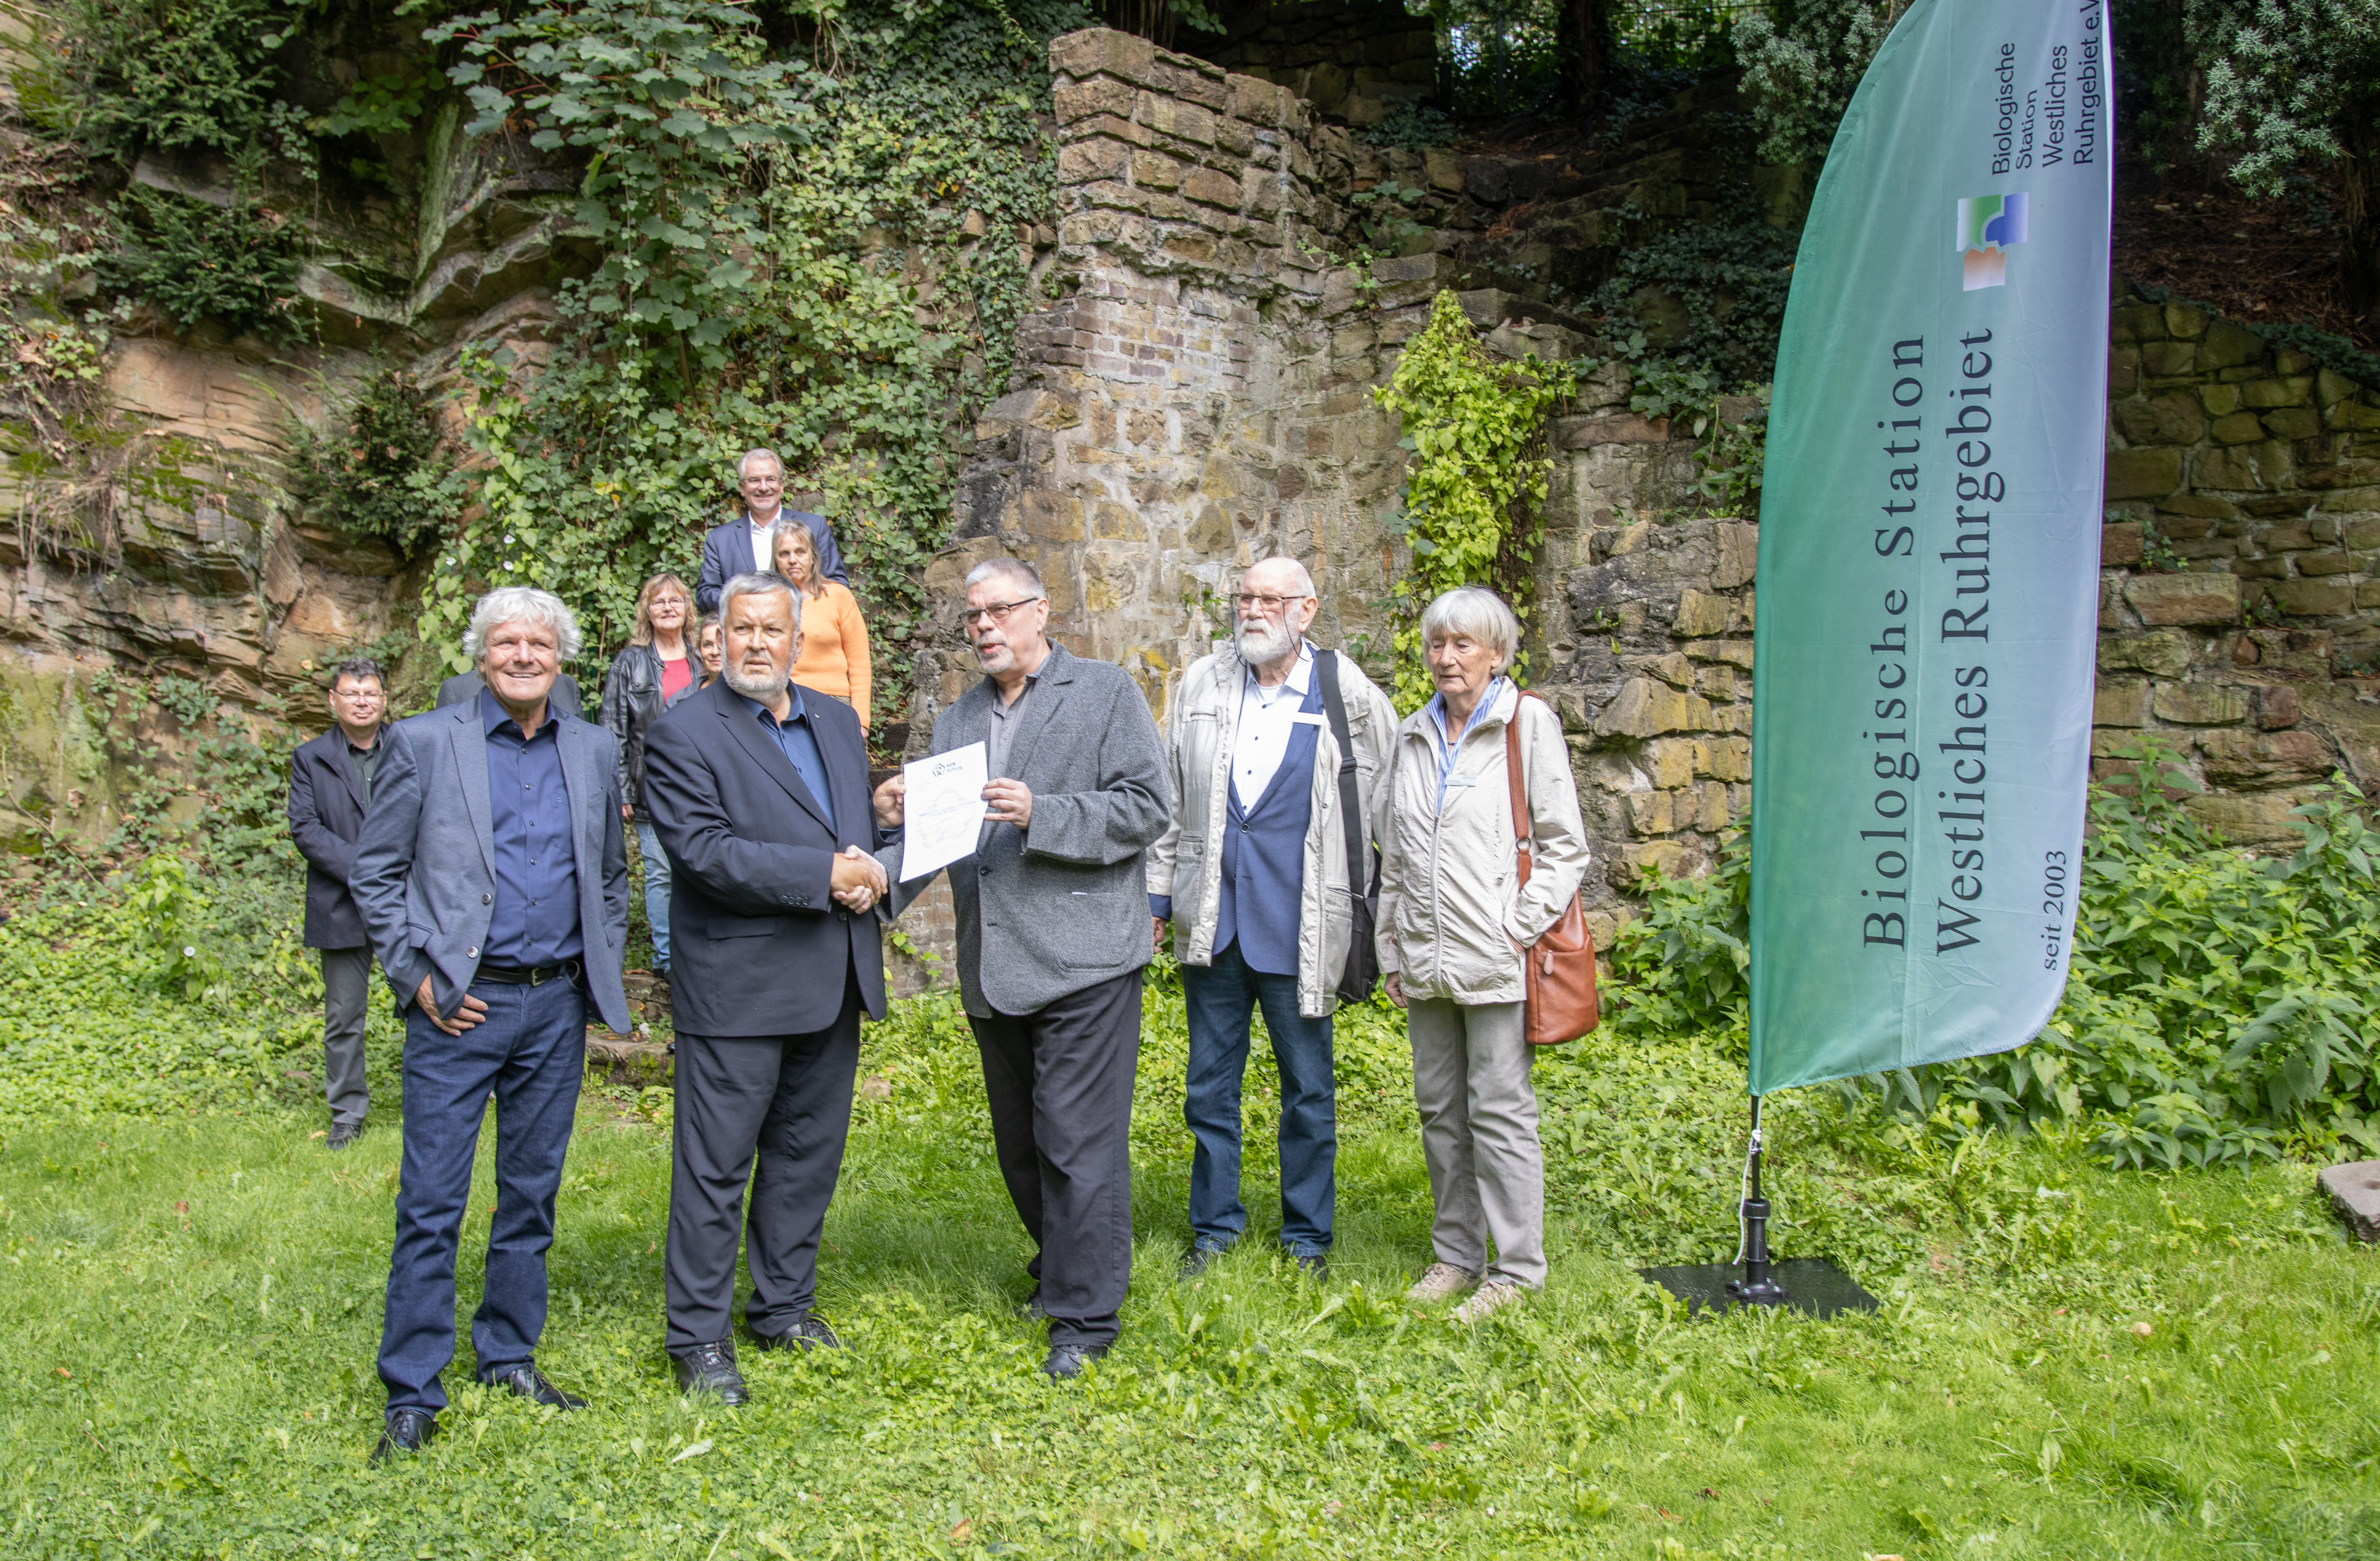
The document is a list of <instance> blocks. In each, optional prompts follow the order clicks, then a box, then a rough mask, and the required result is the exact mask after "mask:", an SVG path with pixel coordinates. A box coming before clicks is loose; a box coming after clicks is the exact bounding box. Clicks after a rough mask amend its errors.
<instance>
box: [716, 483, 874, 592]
mask: <svg viewBox="0 0 2380 1561" xmlns="http://www.w3.org/2000/svg"><path fill="white" fill-rule="evenodd" d="M735 486H736V488H737V489H738V490H741V491H742V493H743V495H744V514H740V515H738V516H737V517H736V518H735V519H734V520H731V521H729V522H728V523H727V524H726V525H724V526H712V527H711V528H710V535H708V536H706V537H704V538H703V539H702V573H701V574H700V575H698V576H697V577H696V580H695V585H694V605H695V607H696V609H697V610H698V611H703V612H716V611H719V592H720V588H721V587H723V586H724V585H726V584H727V582H728V581H730V580H732V579H734V578H735V576H736V575H749V574H763V575H765V574H768V573H770V572H771V571H772V570H774V569H775V568H776V567H777V561H776V559H775V558H774V557H772V556H771V554H770V551H769V529H770V527H771V526H775V525H776V524H777V523H778V522H779V521H781V520H798V521H800V522H801V523H802V524H803V525H804V526H808V527H809V528H810V539H811V540H812V541H814V542H816V543H817V544H818V566H819V573H820V575H824V576H825V577H826V578H827V579H830V580H832V581H834V582H836V583H837V584H839V585H844V586H848V585H849V584H851V576H850V575H849V574H848V573H846V572H845V570H844V565H843V550H842V549H840V548H838V547H836V546H835V545H834V530H833V528H832V527H831V526H828V525H827V522H826V516H824V515H822V514H811V513H810V512H809V511H807V510H788V509H785V508H783V504H784V502H785V466H784V463H783V462H782V461H780V460H778V459H777V454H776V452H775V451H773V450H747V451H746V452H745V453H744V458H743V459H742V460H740V461H738V462H736V463H735Z"/></svg>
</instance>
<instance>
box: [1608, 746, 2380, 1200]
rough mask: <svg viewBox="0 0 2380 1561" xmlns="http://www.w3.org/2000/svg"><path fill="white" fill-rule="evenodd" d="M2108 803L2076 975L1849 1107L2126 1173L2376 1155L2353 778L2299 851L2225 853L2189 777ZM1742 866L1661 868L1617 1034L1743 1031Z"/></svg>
mask: <svg viewBox="0 0 2380 1561" xmlns="http://www.w3.org/2000/svg"><path fill="white" fill-rule="evenodd" d="M2150 762H2151V768H2152V773H2155V774H2157V775H2159V777H2160V780H2161V783H2158V784H2149V785H2144V786H2142V787H2139V788H2138V793H2139V794H2138V795H2137V796H2130V795H2126V794H2123V793H2119V792H2117V791H2112V790H2107V789H2098V790H2095V791H2094V793H2093V796H2092V805H2091V835H2090V841H2089V846H2088V849H2087V851H2086V853H2085V856H2084V863H2083V877H2082V883H2081V886H2080V889H2079V904H2078V919H2077V924H2076V927H2075V934H2074V952H2073V966H2072V969H2073V974H2072V976H2071V978H2070V981H2069V982H2068V985H2067V988H2066V995H2065V998H2064V1000H2063V1001H2062V1002H2061V1003H2060V1004H2059V1006H2058V1010H2057V1012H2056V1014H2055V1015H2053V1016H2052V1018H2051V1020H2050V1022H2049V1024H2048V1026H2047V1027H2046V1029H2044V1030H2043V1032H2042V1033H2041V1035H2039V1036H2038V1037H2037V1038H2035V1039H2034V1041H2032V1042H2031V1043H2029V1044H2027V1045H2025V1046H2022V1047H2017V1048H2016V1049H2014V1050H2012V1051H2008V1052H2001V1053H1998V1054H1995V1055H1993V1056H1989V1057H1979V1058H1970V1059H1965V1060H1963V1061H1959V1062H1952V1063H1942V1064H1937V1065H1935V1066H1932V1067H1927V1068H1922V1069H1917V1070H1913V1071H1902V1072H1899V1073H1895V1074H1891V1075H1874V1076H1870V1077H1868V1078H1866V1079H1864V1080H1857V1081H1844V1082H1843V1083H1841V1084H1840V1086H1839V1087H1840V1092H1841V1093H1842V1094H1843V1095H1845V1096H1846V1097H1847V1098H1850V1099H1852V1100H1855V1101H1864V1102H1866V1103H1867V1105H1868V1106H1870V1107H1874V1108H1876V1109H1878V1110H1880V1111H1882V1112H1884V1113H1886V1114H1887V1115H1888V1116H1897V1117H1900V1118H1901V1119H1904V1120H1906V1121H1908V1122H1911V1123H1913V1124H1917V1125H1921V1126H1924V1127H1925V1128H1927V1129H1929V1130H1931V1131H1940V1132H1943V1133H1946V1134H1948V1135H1949V1136H1951V1137H1954V1138H1955V1137H1961V1136H1966V1135H1970V1134H1972V1133H1973V1132H1976V1131H1981V1130H1983V1129H1985V1128H1990V1127H2004V1128H2024V1127H2034V1128H2056V1129H2058V1130H2059V1131H2066V1130H2068V1129H2078V1130H2083V1131H2089V1132H2090V1133H2092V1134H2094V1135H2095V1146H2096V1148H2097V1149H2098V1151H2099V1152H2100V1153H2101V1154H2102V1155H2104V1156H2107V1158H2108V1159H2109V1160H2110V1161H2111V1162H2112V1163H2114V1164H2116V1165H2119V1166H2132V1167H2140V1168H2149V1167H2161V1168H2175V1167H2180V1166H2184V1165H2209V1164H2218V1163H2223V1162H2227V1161H2236V1160H2241V1159H2246V1158H2252V1157H2255V1156H2278V1155H2281V1154H2284V1153H2296V1154H2305V1155H2313V1154H2321V1153H2326V1152H2328V1151H2330V1150H2331V1149H2332V1148H2333V1147H2335V1146H2336V1145H2338V1144H2341V1143H2342V1142H2343V1143H2347V1144H2357V1145H2361V1146H2362V1149H2363V1150H2365V1151H2370V1152H2373V1153H2380V1056H2375V1052H2374V1025H2375V1015H2374V1010H2373V1005H2372V1002H2371V999H2370V997H2369V995H2368V994H2369V992H2370V990H2371V987H2372V986H2373V983H2374V977H2375V975H2380V882H2375V879H2374V874H2375V869H2380V833H2375V832H2374V829H2372V827H2371V826H2370V825H2369V824H2368V823H2367V822H2366V821H2365V819H2364V817H2363V813H2362V797H2361V795H2360V793H2356V792H2355V791H2354V790H2353V788H2351V787H2350V786H2348V785H2346V784H2345V783H2344V782H2340V783H2337V784H2334V785H2333V786H2331V787H2330V788H2328V789H2326V790H2325V792H2324V793H2322V794H2321V795H2320V796H2319V797H2318V798H2317V799H2316V800H2315V801H2314V802H2313V803H2310V804H2309V805H2306V806H2304V807H2302V808H2300V809H2299V810H2298V813H2299V821H2298V828H2299V829H2300V831H2301V834H2302V835H2303V837H2304V844H2303V845H2302V846H2301V848H2300V849H2299V850H2298V851H2297V852H2296V853H2294V854H2293V855H2290V856H2289V857H2287V858H2279V859H2271V858H2259V857H2257V856H2255V855H2253V853H2246V852H2242V851H2239V850H2236V849H2233V848H2230V847H2228V846H2226V845H2225V844H2224V843H2223V841H2221V840H2220V838H2219V837H2217V836H2216V835H2215V834H2214V833H2213V832H2211V831H2210V830H2208V829H2206V828H2205V827H2204V826H2203V825H2201V824H2200V823H2198V822H2197V820H2196V819H2195V818H2194V817H2192V815H2191V814H2190V813H2189V812H2188V811H2187V810H2186V809H2185V808H2183V807H2182V806H2181V805H2180V803H2179V802H2177V801H2176V800H2175V798H2176V795H2177V793H2179V792H2180V789H2181V788H2182V787H2183V786H2184V785H2185V784H2186V783H2187V780H2186V777H2184V776H2183V775H2182V774H2181V772H2180V770H2179V768H2177V767H2175V766H2173V764H2172V763H2171V760H2170V756H2164V757H2162V758H2160V757H2158V756H2155V755H2152V756H2151V761H2150ZM1749 889H1750V861H1749V853H1748V850H1747V849H1746V846H1745V843H1744V841H1743V838H1742V837H1739V838H1738V839H1737V840H1736V841H1733V842H1731V843H1730V846H1729V848H1728V849H1727V851H1726V852H1725V853H1723V854H1722V856H1721V858H1720V861H1719V864H1718V867H1717V868H1716V870H1714V871H1713V872H1712V873H1711V874H1710V875H1709V876H1707V877H1703V878H1699V879H1671V878H1662V877H1658V876H1656V877H1654V879H1653V881H1652V890H1651V894H1650V896H1649V902H1648V905H1647V910H1646V914H1645V915H1644V916H1642V917H1640V918H1638V919H1636V920H1634V921H1632V922H1631V923H1630V924H1629V925H1628V926H1625V927H1623V928H1621V932H1620V934H1619V936H1618V938H1615V939H1614V942H1613V947H1612V949H1611V950H1610V955H1611V962H1612V969H1613V977H1614V979H1613V981H1612V983H1611V986H1610V988H1609V997H1610V1007H1611V1012H1610V1016H1609V1019H1608V1020H1607V1028H1608V1029H1609V1032H1610V1033H1611V1034H1612V1035H1615V1036H1617V1037H1620V1038H1622V1039H1627V1040H1633V1041H1639V1042H1645V1041H1651V1040H1654V1039H1658V1038H1660V1037H1664V1036H1675V1035H1686V1034H1701V1035H1708V1036H1710V1037H1712V1038H1713V1039H1714V1040H1715V1041H1717V1042H1718V1043H1720V1044H1722V1045H1724V1046H1725V1047H1727V1048H1728V1051H1729V1054H1730V1056H1732V1057H1734V1058H1736V1059H1739V1060H1740V1059H1742V1057H1743V1047H1745V1046H1746V1044H1747V1038H1748V1030H1747V1024H1748V1018H1749V1010H1748V995H1749V989H1748V981H1749V974H1748V973H1749V969H1750V957H1749V945H1748V937H1749V904H1750V900H1749Z"/></svg>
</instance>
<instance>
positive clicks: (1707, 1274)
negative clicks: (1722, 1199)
mask: <svg viewBox="0 0 2380 1561" xmlns="http://www.w3.org/2000/svg"><path fill="white" fill-rule="evenodd" d="M1760 1150H1761V1144H1760V1097H1759V1096H1758V1095H1754V1096H1753V1097H1752V1147H1751V1150H1750V1152H1749V1153H1748V1154H1747V1155H1746V1156H1745V1159H1744V1180H1743V1204H1741V1205H1740V1209H1739V1218H1740V1220H1741V1222H1742V1223H1741V1229H1742V1232H1743V1236H1742V1242H1743V1244H1742V1247H1741V1249H1740V1251H1739V1252H1738V1256H1737V1262H1736V1263H1697V1264H1687V1265H1682V1266H1677V1267H1670V1268H1639V1269H1638V1270H1636V1272H1637V1274H1638V1275H1640V1276H1641V1277H1644V1278H1645V1279H1647V1280H1649V1281H1650V1282H1652V1283H1653V1284H1656V1285H1658V1286H1660V1287H1661V1288H1662V1289H1665V1290H1667V1291H1669V1292H1670V1294H1671V1295H1673V1296H1676V1297H1677V1298H1678V1299H1679V1300H1680V1301H1684V1302H1685V1303H1686V1310H1687V1311H1688V1312H1689V1313H1704V1312H1730V1311H1733V1310H1735V1309H1736V1308H1738V1307H1745V1306H1785V1307H1791V1308H1792V1309H1793V1310H1794V1311H1797V1312H1807V1313H1810V1314H1811V1315H1812V1316H1814V1317H1831V1316H1833V1315H1834V1314H1835V1313H1838V1312H1873V1311H1875V1310H1876V1297H1874V1296H1872V1295H1870V1294H1868V1293H1867V1291H1865V1290H1864V1289H1861V1288H1860V1284H1859V1281H1858V1280H1856V1279H1854V1278H1852V1277H1851V1276H1850V1275H1848V1274H1846V1273H1844V1272H1843V1271H1842V1270H1841V1269H1840V1268H1838V1267H1836V1266H1835V1265H1833V1264H1831V1263H1828V1261H1827V1260H1826V1259H1824V1258H1819V1257H1803V1258H1788V1259H1786V1260H1785V1261H1784V1262H1782V1263H1779V1262H1776V1261H1773V1260H1772V1259H1771V1258H1770V1257H1769V1255H1768V1200H1767V1199H1766V1198H1764V1197H1762V1196H1761V1195H1760ZM1739 1264H1740V1265H1742V1272H1741V1273H1740V1274H1739V1273H1738V1265H1739ZM1789 1280H1790V1281H1791V1283H1790V1284H1789V1283H1788V1282H1787V1281H1789Z"/></svg>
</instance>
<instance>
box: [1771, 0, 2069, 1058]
mask: <svg viewBox="0 0 2380 1561" xmlns="http://www.w3.org/2000/svg"><path fill="white" fill-rule="evenodd" d="M2108 64H2109V61H2108V51H2107V18H2106V14H2105V9H2104V7H2103V6H2101V5H2099V4H2097V3H2096V0H2054V3H2053V0H1989V3H1988V4H1985V3H1982V0H1917V3H1916V4H1915V5H1914V6H1912V7H1911V8H1910V10H1909V12H1908V14H1907V15H1906V16H1904V17H1903V18H1901V20H1900V25H1899V26H1897V27H1896V28H1894V29H1893V31H1892V35H1891V37H1890V38H1888V40H1886V42H1885V44H1884V47H1883V48H1882V49H1881V50H1879V51H1878V52H1877V54H1876V61H1875V63H1874V64H1873V65H1871V66H1870V67H1868V72H1867V77H1866V79H1864V81H1862V82H1861V83H1860V89H1859V92H1858V94H1857V95H1856V96H1855V97H1854V98H1853V99H1852V106H1851V111H1850V112H1849V113H1848V114H1846V115H1844V116H1843V122H1842V126H1841V127H1840V129H1838V130H1837V131H1836V134H1835V140H1834V145H1833V147H1832V149H1831V150H1830V151H1828V155H1827V162H1826V170H1825V173H1824V174H1823V175H1821V177H1820V178H1819V180H1818V188H1817V194H1816V197H1815V200H1814V201H1813V203H1812V206H1811V211H1810V220H1809V224H1808V226H1807V227H1806V228H1805V229H1804V230H1803V236H1802V244H1801V251H1800V254H1799V256H1798V258H1797V260H1796V262H1795V266H1794V271H1793V288H1792V296H1791V300H1790V301H1789V303H1788V304H1787V306H1786V310H1785V330H1784V341H1783V345H1782V346H1781V348H1780V350H1779V355H1778V362H1777V387H1776V396H1775V405H1776V411H1775V413H1774V415H1773V416H1772V417H1771V419H1770V423H1769V432H1768V459H1767V475H1766V478H1765V482H1766V487H1765V490H1764V492H1763V494H1762V498H1761V507H1760V573H1759V579H1758V591H1757V599H1758V612H1757V617H1756V625H1757V626H1756V629H1755V635H1756V638H1755V655H1754V662H1753V668H1754V671H1753V679H1754V690H1755V696H1754V706H1753V708H1754V712H1755V715H1754V725H1753V760H1752V768H1753V793H1752V1069H1751V1087H1752V1092H1753V1093H1754V1094H1755V1095H1766V1094H1767V1093H1769V1092H1770V1091H1772V1090H1778V1089H1783V1088H1786V1087H1788V1086H1791V1085H1793V1084H1806V1083H1817V1082H1819V1081H1821V1080H1825V1079H1834V1078H1841V1077H1844V1076H1846V1075H1849V1074H1853V1073H1868V1072H1875V1071H1879V1070H1884V1069H1891V1068H1904V1067H1910V1066H1913V1065H1915V1064H1917V1063H1922V1062H1939V1061H1943V1060H1945V1059H1951V1058H1959V1057H1973V1056H1975V1055H1978V1054H1980V1053H1984V1052H1992V1051H2004V1050H2006V1049H2008V1048H2009V1047H2015V1046H2021V1045H2022V1044H2023V1043H2024V1042H2025V1041H2027V1040H2030V1039H2031V1038H2032V1037H2033V1036H2034V1035H2036V1034H2037V1033H2038V1032H2039V1031H2040V1029H2041V1026H2042V1025H2043V1024H2044V1023H2046V1022H2047V1020H2048V1018H2049V1015H2050V1012H2051V1010H2053V1009H2055V1008H2056V1007H2057V1006H2058V995H2059V993H2060V992H2061V991H2062V990H2063V989H2064V986H2065V983H2066V965H2067V954H2068V945H2069V942H2070V938H2071V934H2072V931H2073V926H2074V895H2075V883H2076V878H2077V875H2078V869H2079V868H2080V866H2081V862H2082V847H2083V804H2084V795H2085V786H2086V782H2087V780H2088V777H2089V767H2090V746H2091V694H2092V664H2093V652H2094V648H2095V634H2096V628H2097V617H2098V593H2099V573H2098V565H2099V525H2100V478H2101V467H2102V465H2103V461H2104V454H2105V446H2106V435H2105V431H2104V430H2105V424H2106V417H2107V217H2108V195H2109V180H2108V172H2109V167H2110V164H2111V163H2112V161H2113V152H2114V147H2113V143H2112V140H2111V139H2110V133H2111V124H2110V115H2109V111H2108Z"/></svg>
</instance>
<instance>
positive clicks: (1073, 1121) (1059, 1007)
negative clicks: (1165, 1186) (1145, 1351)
mask: <svg viewBox="0 0 2380 1561" xmlns="http://www.w3.org/2000/svg"><path fill="white" fill-rule="evenodd" d="M1140 977H1141V973H1140V972H1139V971H1136V970H1135V971H1134V972H1132V973H1131V974H1128V975H1119V976H1117V977H1115V978H1114V979H1112V980H1110V981H1102V982H1100V983H1099V985H1098V986H1089V987H1086V988H1084V989H1083V990H1082V991H1079V992H1074V993H1070V994H1068V995H1067V996H1065V997H1062V998H1059V999H1058V1000H1057V1001H1056V1002H1054V1003H1051V1004H1050V1005H1049V1006H1048V1007H1046V1008H1044V1009H1042V1010H1039V1011H1038V1012H1037V1013H1028V1014H1023V1015H1013V1014H1005V1013H1001V1014H994V1015H993V1016H992V1017H990V1019H978V1018H977V1017H975V1016H974V1015H973V1014H969V1015H968V1016H967V1023H969V1024H970V1025H973V1026H974V1028H975V1042H976V1047H977V1050H979V1051H980V1052H982V1054H983V1083H984V1089H985V1092H986V1093H987V1094H988V1095H990V1098H991V1141H992V1145H993V1147H994V1148H995V1149H996V1150H997V1151H998V1153H999V1156H1000V1175H1001V1180H1003V1181H1005V1182H1006V1183H1007V1184H1008V1196H1009V1199H1010V1201H1011V1202H1013V1203H1014V1204H1015V1205H1016V1212H1017V1215H1018V1216H1019V1217H1021V1218H1022V1219H1023V1220H1024V1221H1025V1230H1026V1234H1027V1235H1029V1236H1031V1237H1032V1238H1033V1242H1034V1245H1035V1246H1037V1247H1038V1248H1039V1249H1040V1250H1039V1251H1038V1252H1036V1253H1035V1254H1034V1258H1033V1261H1032V1263H1031V1264H1030V1265H1028V1267H1027V1271H1028V1272H1029V1273H1031V1274H1032V1276H1033V1277H1035V1278H1037V1279H1038V1280H1039V1281H1041V1307H1042V1310H1043V1311H1045V1312H1047V1313H1049V1314H1050V1344H1051V1345H1052V1346H1056V1345H1061V1344H1077V1345H1085V1346H1088V1347H1091V1348H1095V1349H1096V1348H1104V1347H1105V1346H1106V1345H1108V1344H1110V1343H1111V1342H1112V1341H1113V1340H1114V1338H1115V1337H1116V1334H1117V1333H1118V1331H1120V1328H1121V1325H1120V1324H1119V1323H1118V1322H1117V1321H1116V1313H1119V1312H1121V1311H1122V1310H1123V1298H1124V1292H1125V1290H1126V1289H1128V1288H1129V1287H1130V1285H1131V1282H1132V1084H1133V1074H1134V1071H1135V1069H1136V1068H1137V1067H1138V1066H1139V1064H1140Z"/></svg>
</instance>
